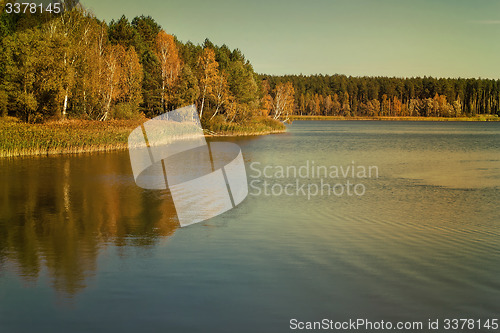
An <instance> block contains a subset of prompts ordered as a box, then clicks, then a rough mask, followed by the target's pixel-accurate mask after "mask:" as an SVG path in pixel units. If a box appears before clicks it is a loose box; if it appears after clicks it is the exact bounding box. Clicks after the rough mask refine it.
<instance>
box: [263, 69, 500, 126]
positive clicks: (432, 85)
mask: <svg viewBox="0 0 500 333" xmlns="http://www.w3.org/2000/svg"><path fill="white" fill-rule="evenodd" d="M260 78H261V79H262V80H264V81H266V82H267V85H268V86H269V90H273V89H274V88H275V86H276V85H277V84H282V83H285V82H291V83H292V86H293V89H294V91H295V96H294V107H293V113H294V114H300V115H328V116H423V117H430V116H434V117H459V116H475V115H476V114H500V80H488V79H461V78H459V79H437V78H432V77H423V78H419V77H418V78H388V77H350V76H349V77H348V76H345V75H312V76H304V75H287V76H269V75H260Z"/></svg>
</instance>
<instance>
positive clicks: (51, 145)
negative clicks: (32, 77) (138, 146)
mask: <svg viewBox="0 0 500 333" xmlns="http://www.w3.org/2000/svg"><path fill="white" fill-rule="evenodd" d="M147 120H148V119H146V118H144V119H139V120H110V121H90V120H66V121H55V122H47V123H44V124H27V123H23V122H19V121H17V120H16V119H15V118H0V157H13V156H27V155H51V154H64V153H83V152H97V151H111V150H117V149H127V141H128V136H129V134H130V132H131V131H132V130H133V129H134V128H136V127H137V126H140V125H141V124H142V123H144V122H145V121H147ZM284 131H285V126H284V125H283V124H282V123H280V122H278V121H273V120H271V119H270V120H269V121H262V122H259V121H255V122H254V121H252V122H249V123H243V124H234V123H222V124H217V125H212V127H211V128H210V129H209V130H208V134H209V135H213V136H227V135H260V134H269V133H279V132H284Z"/></svg>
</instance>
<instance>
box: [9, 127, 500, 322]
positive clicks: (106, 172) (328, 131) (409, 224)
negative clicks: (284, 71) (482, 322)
mask: <svg viewBox="0 0 500 333" xmlns="http://www.w3.org/2000/svg"><path fill="white" fill-rule="evenodd" d="M231 140H232V141H234V142H236V143H238V144H239V145H240V147H241V148H242V151H243V154H244V158H245V161H246V163H247V173H248V177H249V180H250V181H254V184H260V185H261V184H262V183H263V181H267V182H269V183H270V184H271V185H275V189H278V188H279V187H280V186H281V187H283V186H286V185H289V184H292V185H290V187H289V189H290V190H291V192H293V195H289V196H287V195H274V196H273V195H269V196H266V195H264V194H263V193H261V195H255V194H257V193H256V190H255V189H252V188H251V189H250V193H251V194H250V195H249V196H248V198H247V199H246V200H245V201H244V202H243V203H242V204H241V205H239V206H238V207H237V208H236V209H233V210H231V211H229V212H227V213H225V214H223V215H220V216H218V217H215V218H213V219H211V220H208V221H205V222H203V223H200V224H197V225H193V226H189V227H186V228H182V229H180V228H179V227H178V222H177V218H176V213H175V208H174V206H173V203H172V200H171V198H170V196H169V193H168V192H166V191H148V190H143V189H141V188H139V187H137V186H136V185H135V183H134V180H133V176H132V170H131V167H130V162H129V157H128V153H127V152H114V153H106V154H89V155H73V156H69V155H67V156H57V157H44V158H19V159H0V332H33V331H36V332H89V331H95V332H289V331H290V329H289V321H290V319H291V318H297V319H299V320H302V321H314V320H321V319H323V318H329V319H332V320H335V321H343V320H348V319H349V318H351V319H357V318H367V319H369V320H372V321H379V320H385V321H393V322H397V321H404V320H411V321H423V322H427V320H428V319H429V318H433V319H434V318H441V319H443V318H447V317H451V318H473V319H489V318H499V316H500V210H499V209H498V205H499V203H500V123H430V122H371V121H366V122H365V121H356V122H349V121H344V122H329V121H324V122H314V121H310V122H298V121H297V122H294V124H293V125H291V126H290V128H289V132H288V133H286V134H282V135H270V136H265V137H252V138H238V139H231ZM308 161H309V162H308ZM313 162H314V164H315V165H323V166H344V167H347V166H349V165H351V166H352V165H355V166H376V167H377V169H378V171H379V172H378V178H377V177H372V178H366V179H360V178H355V179H350V180H351V182H352V183H354V184H358V183H359V184H363V186H364V188H365V189H366V191H365V193H364V195H362V196H357V195H353V196H349V195H342V196H335V195H327V194H324V195H317V196H314V197H311V198H310V200H308V199H307V196H304V195H301V194H300V193H299V194H297V192H296V191H295V190H297V189H296V187H297V183H295V181H296V179H295V178H293V179H292V178H283V177H281V178H280V177H272V178H265V177H264V176H263V175H259V174H258V172H257V171H256V169H261V170H262V168H263V167H264V166H271V167H273V169H272V170H276V166H284V167H286V166H289V167H296V168H299V167H300V166H304V165H306V163H313ZM251 165H252V166H253V168H251V167H250V166H251ZM270 170H271V169H270ZM298 180H299V181H300V184H303V183H305V184H319V182H320V179H319V178H317V177H312V176H311V175H310V176H309V177H302V178H300V179H298ZM325 180H326V181H327V182H328V183H330V184H332V185H333V184H335V183H345V179H343V178H341V179H333V178H328V179H325ZM260 185H258V186H260ZM294 191H295V192H294ZM193 209H196V207H193Z"/></svg>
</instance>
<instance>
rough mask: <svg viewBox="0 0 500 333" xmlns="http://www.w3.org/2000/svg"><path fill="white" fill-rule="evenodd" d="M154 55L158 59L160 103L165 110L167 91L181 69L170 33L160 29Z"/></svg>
mask: <svg viewBox="0 0 500 333" xmlns="http://www.w3.org/2000/svg"><path fill="white" fill-rule="evenodd" d="M155 51H156V56H157V57H158V60H159V61H160V71H161V81H162V86H161V105H162V108H163V111H164V112H165V111H166V103H167V101H168V92H169V91H170V90H171V88H172V87H173V86H174V84H175V82H176V81H177V78H178V77H179V73H180V70H181V60H180V58H179V54H178V52H177V46H176V45H175V40H174V37H173V36H172V35H169V34H167V33H166V32H165V31H163V30H161V31H160V32H159V33H158V35H157V36H156V49H155Z"/></svg>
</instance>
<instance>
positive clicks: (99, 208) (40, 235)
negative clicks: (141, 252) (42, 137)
mask: <svg viewBox="0 0 500 333" xmlns="http://www.w3.org/2000/svg"><path fill="white" fill-rule="evenodd" d="M0 198H1V200H0V270H6V269H9V270H14V274H16V275H18V276H20V277H21V278H22V279H23V280H25V281H26V282H35V281H37V280H38V278H39V277H40V276H41V274H42V271H46V272H47V273H46V274H48V275H49V276H50V280H51V281H52V284H53V287H54V289H55V290H57V291H58V292H59V293H62V294H64V295H67V296H73V295H75V294H77V293H78V292H79V291H81V290H83V289H84V288H85V287H86V283H87V281H88V278H89V277H91V276H92V275H94V274H95V272H96V269H97V259H98V256H99V253H100V252H101V251H102V250H103V249H105V248H106V247H107V246H109V245H114V246H119V247H120V246H138V247H148V246H152V245H155V244H156V243H157V242H158V241H159V240H160V239H163V238H164V237H167V236H170V235H172V234H173V233H174V232H175V230H176V229H177V227H178V221H177V217H176V213H175V208H174V205H173V202H172V199H171V197H170V195H169V193H168V192H167V191H149V190H143V189H141V188H139V187H137V186H136V185H135V183H134V179H133V176H132V170H131V167H130V161H129V158H128V153H127V152H115V153H106V154H104V153H103V154H92V155H80V156H75V155H74V156H68V155H66V156H58V157H43V158H21V159H3V160H0ZM123 253H126V251H123ZM43 274H45V273H43Z"/></svg>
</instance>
